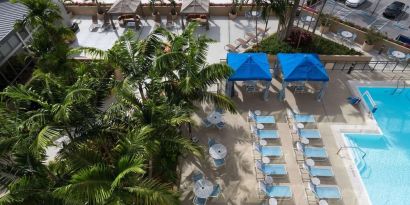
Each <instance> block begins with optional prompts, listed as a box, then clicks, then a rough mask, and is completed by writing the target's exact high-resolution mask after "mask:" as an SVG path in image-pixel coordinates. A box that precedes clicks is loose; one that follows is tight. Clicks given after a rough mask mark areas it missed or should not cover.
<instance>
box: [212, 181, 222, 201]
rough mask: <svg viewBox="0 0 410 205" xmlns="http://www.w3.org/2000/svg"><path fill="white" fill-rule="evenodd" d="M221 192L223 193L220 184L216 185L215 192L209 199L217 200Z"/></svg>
mask: <svg viewBox="0 0 410 205" xmlns="http://www.w3.org/2000/svg"><path fill="white" fill-rule="evenodd" d="M221 191H222V189H221V186H220V185H219V184H215V185H214V190H213V191H212V194H211V196H209V197H212V198H217V197H218V196H219V195H220V194H221Z"/></svg>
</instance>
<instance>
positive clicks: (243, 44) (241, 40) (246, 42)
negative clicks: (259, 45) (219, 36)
mask: <svg viewBox="0 0 410 205" xmlns="http://www.w3.org/2000/svg"><path fill="white" fill-rule="evenodd" d="M236 41H237V42H239V45H241V46H242V47H247V46H248V42H249V41H247V40H245V39H243V38H237V39H236Z"/></svg>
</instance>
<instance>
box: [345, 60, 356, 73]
mask: <svg viewBox="0 0 410 205" xmlns="http://www.w3.org/2000/svg"><path fill="white" fill-rule="evenodd" d="M355 66H356V62H353V63H352V65H351V66H350V67H349V70H348V71H347V74H350V73H352V71H353V69H354V67H355Z"/></svg>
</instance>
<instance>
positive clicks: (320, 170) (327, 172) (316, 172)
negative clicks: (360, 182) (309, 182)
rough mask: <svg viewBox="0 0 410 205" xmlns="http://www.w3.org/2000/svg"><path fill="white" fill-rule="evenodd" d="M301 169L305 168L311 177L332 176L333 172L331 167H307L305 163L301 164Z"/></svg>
mask: <svg viewBox="0 0 410 205" xmlns="http://www.w3.org/2000/svg"><path fill="white" fill-rule="evenodd" d="M302 166H303V169H305V170H306V171H307V172H308V173H309V175H310V176H312V177H334V176H335V174H334V173H333V170H332V168H331V167H328V166H311V167H309V166H308V165H307V164H306V163H304V164H303V165H302Z"/></svg>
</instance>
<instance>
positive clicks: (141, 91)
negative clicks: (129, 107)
mask: <svg viewBox="0 0 410 205" xmlns="http://www.w3.org/2000/svg"><path fill="white" fill-rule="evenodd" d="M138 91H139V92H140V95H141V98H142V101H145V99H146V98H145V94H144V89H143V88H142V84H141V83H138Z"/></svg>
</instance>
